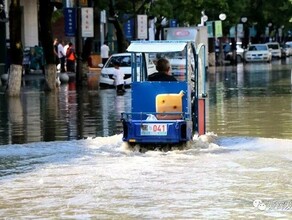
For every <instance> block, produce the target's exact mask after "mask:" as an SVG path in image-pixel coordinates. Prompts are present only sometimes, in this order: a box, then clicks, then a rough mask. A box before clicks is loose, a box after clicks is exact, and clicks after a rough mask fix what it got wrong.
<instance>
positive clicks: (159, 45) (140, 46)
mask: <svg viewBox="0 0 292 220" xmlns="http://www.w3.org/2000/svg"><path fill="white" fill-rule="evenodd" d="M186 45H187V42H185V41H133V42H132V43H131V44H130V46H129V47H128V49H127V51H128V52H141V53H162V52H179V51H182V50H183V49H184V48H185V46H186Z"/></svg>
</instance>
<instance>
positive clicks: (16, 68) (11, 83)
mask: <svg viewBox="0 0 292 220" xmlns="http://www.w3.org/2000/svg"><path fill="white" fill-rule="evenodd" d="M21 75H22V65H17V64H11V65H10V72H9V76H8V77H9V78H8V89H7V94H8V96H19V95H20V87H21Z"/></svg>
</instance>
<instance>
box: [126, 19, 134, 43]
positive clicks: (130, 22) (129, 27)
mask: <svg viewBox="0 0 292 220" xmlns="http://www.w3.org/2000/svg"><path fill="white" fill-rule="evenodd" d="M129 17H130V15H128V14H126V15H124V19H125V20H127V21H126V22H125V23H124V33H125V36H126V38H127V39H133V36H134V18H129Z"/></svg>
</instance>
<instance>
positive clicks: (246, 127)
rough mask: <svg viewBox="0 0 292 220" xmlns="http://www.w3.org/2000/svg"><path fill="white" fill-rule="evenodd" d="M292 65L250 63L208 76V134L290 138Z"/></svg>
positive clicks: (227, 68)
mask: <svg viewBox="0 0 292 220" xmlns="http://www.w3.org/2000/svg"><path fill="white" fill-rule="evenodd" d="M290 79H291V64H290V62H289V61H288V60H287V62H283V61H280V60H275V61H273V63H272V64H266V63H259V64H255V63H249V64H240V65H237V66H227V67H222V68H213V69H212V70H210V74H209V80H208V82H209V84H208V86H209V99H208V100H207V101H208V102H209V103H208V105H209V106H208V107H209V108H208V114H207V115H208V116H209V117H208V118H207V120H208V126H207V128H208V129H209V131H212V132H215V133H217V134H219V135H228V136H234V135H235V136H238V135H241V136H242V135H244V136H261V137H278V138H292V131H291V127H292V126H291V123H289V121H290V120H291V119H292V114H291V113H292V110H291V80H290Z"/></svg>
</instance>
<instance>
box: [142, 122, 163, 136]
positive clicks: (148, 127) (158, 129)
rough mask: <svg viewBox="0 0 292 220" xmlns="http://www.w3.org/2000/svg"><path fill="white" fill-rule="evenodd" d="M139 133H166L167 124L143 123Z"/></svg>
mask: <svg viewBox="0 0 292 220" xmlns="http://www.w3.org/2000/svg"><path fill="white" fill-rule="evenodd" d="M141 135H163V136H165V135H167V124H143V125H141Z"/></svg>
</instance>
